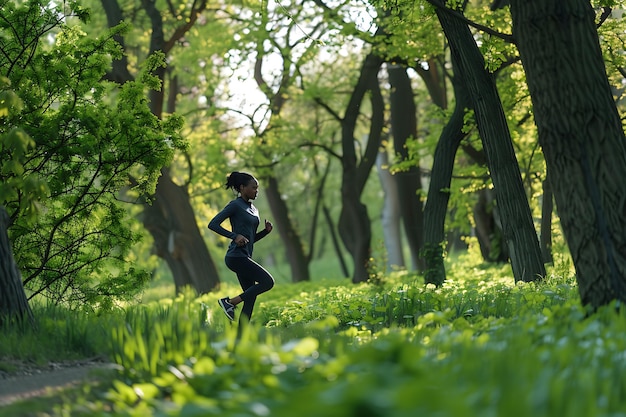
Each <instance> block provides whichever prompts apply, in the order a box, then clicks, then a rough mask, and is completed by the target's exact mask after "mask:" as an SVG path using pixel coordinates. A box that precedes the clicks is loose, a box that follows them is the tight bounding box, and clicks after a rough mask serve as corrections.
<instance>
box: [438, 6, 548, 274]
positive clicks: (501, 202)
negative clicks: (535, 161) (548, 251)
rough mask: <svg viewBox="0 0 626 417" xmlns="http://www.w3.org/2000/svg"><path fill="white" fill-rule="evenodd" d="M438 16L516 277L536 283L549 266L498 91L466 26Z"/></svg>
mask: <svg viewBox="0 0 626 417" xmlns="http://www.w3.org/2000/svg"><path fill="white" fill-rule="evenodd" d="M436 3H437V4H439V6H441V3H440V2H438V1H437V2H436ZM436 13H437V16H438V18H439V21H440V22H441V26H442V28H443V30H444V33H445V35H446V38H447V39H448V42H449V43H450V49H451V52H452V54H454V56H455V59H457V62H458V64H459V70H460V75H461V77H462V79H463V81H464V83H465V85H466V86H467V89H468V92H469V95H470V100H471V102H472V107H473V109H474V113H475V117H476V123H477V126H478V131H479V133H480V136H481V139H482V142H483V148H484V149H485V152H486V154H487V159H488V163H489V170H490V172H491V178H492V179H493V184H494V187H495V190H496V200H497V204H498V209H499V211H500V215H501V219H502V229H503V233H504V238H505V240H506V243H507V247H508V248H507V249H508V252H509V256H510V258H511V266H512V270H513V276H514V278H515V281H536V280H538V279H541V278H543V277H544V276H545V267H544V265H543V261H542V259H541V250H540V249H539V240H538V238H537V233H536V231H535V228H534V225H533V219H532V216H531V212H530V207H529V205H528V200H527V199H526V193H525V191H524V186H523V184H522V178H521V174H520V170H519V165H518V163H517V158H516V157H515V152H514V150H513V145H512V142H511V135H510V132H509V129H508V125H507V121H506V116H505V114H504V111H503V109H502V104H501V102H500V97H499V95H498V90H497V89H496V85H495V82H494V80H493V78H492V76H491V75H490V74H489V73H488V72H487V70H486V69H485V62H484V59H483V56H482V54H481V53H480V50H479V49H478V46H477V45H476V41H475V40H474V38H473V36H472V33H471V32H470V30H469V27H468V26H467V24H466V23H465V22H463V21H462V20H460V19H459V18H458V17H457V16H454V15H453V14H451V13H449V12H447V11H446V10H445V9H444V8H443V7H437V8H436Z"/></svg>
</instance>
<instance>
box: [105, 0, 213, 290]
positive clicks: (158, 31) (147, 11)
mask: <svg viewBox="0 0 626 417" xmlns="http://www.w3.org/2000/svg"><path fill="white" fill-rule="evenodd" d="M101 4H102V8H103V9H104V11H105V13H106V16H107V21H108V24H109V26H115V25H118V24H120V22H121V21H122V20H124V19H126V18H128V19H129V20H132V18H131V16H132V15H134V16H137V15H142V16H145V17H146V18H147V25H148V30H149V31H150V40H149V47H148V48H147V51H146V53H147V55H148V56H149V55H151V54H155V53H159V52H160V53H163V54H164V55H165V56H168V57H169V56H170V55H171V53H172V50H173V49H174V48H175V47H176V46H177V45H182V44H184V41H185V36H186V35H187V34H188V32H189V31H190V30H191V28H192V27H193V26H194V24H195V23H196V22H197V20H198V17H199V16H200V15H201V14H202V13H203V12H204V11H205V10H206V8H207V1H206V0H202V1H198V2H194V3H193V5H192V6H191V7H176V6H175V5H174V4H173V3H170V4H169V6H170V7H169V8H168V9H167V13H164V12H162V11H161V10H160V9H159V5H157V3H156V2H154V1H150V0H142V1H141V9H138V10H132V11H131V10H129V11H130V12H131V16H127V15H125V13H124V10H123V9H122V8H121V7H120V3H119V2H118V1H116V0H102V1H101ZM181 5H182V4H181ZM135 13H137V14H135ZM164 14H167V16H168V18H169V19H168V20H167V22H166V21H165V20H166V19H165V17H164ZM172 21H174V22H175V23H174V24H171V22H172ZM167 23H169V24H167ZM166 31H167V33H166ZM117 41H118V42H120V44H121V45H122V46H123V47H124V48H125V50H126V51H128V48H126V47H125V39H124V38H123V37H121V36H120V37H118V38H117ZM125 58H126V54H124V58H122V59H120V60H117V61H114V65H113V68H112V71H111V73H110V74H109V75H108V78H109V79H112V80H117V81H120V82H124V81H126V80H128V77H131V78H133V74H132V72H131V71H130V70H129V68H128V66H127V65H124V64H128V61H127V59H125ZM137 59H139V60H143V59H145V57H137ZM167 70H168V67H167V66H163V67H160V68H156V70H155V75H156V76H157V77H158V78H159V79H160V80H161V81H162V83H163V84H164V83H165V81H166V74H167ZM167 91H169V92H170V95H173V96H174V97H176V95H177V94H179V92H180V91H179V90H178V89H171V90H167V89H165V88H161V89H158V90H152V91H150V92H149V94H148V99H149V105H150V108H151V110H152V113H153V114H154V115H155V116H157V117H158V118H161V117H162V114H163V111H164V110H165V108H164V106H165V103H167V99H168V98H169V97H166V92H167ZM143 220H144V226H145V228H146V230H148V231H149V232H150V233H151V235H152V237H153V239H154V245H155V248H156V253H157V255H158V256H160V257H161V258H163V259H164V260H165V261H166V262H167V264H168V266H169V267H170V270H171V271H172V274H173V277H174V282H175V284H176V288H177V289H178V290H180V289H182V288H183V287H185V286H190V287H192V288H194V289H195V290H196V291H197V292H199V293H205V292H208V291H211V290H212V289H215V288H216V287H217V286H218V285H219V282H220V279H219V274H218V272H217V267H216V265H215V262H214V261H213V258H212V257H211V255H210V254H209V251H208V249H207V247H206V243H205V241H204V239H203V237H202V234H201V233H200V229H199V227H198V223H197V220H196V216H195V214H194V210H193V207H192V206H191V202H190V197H189V193H188V191H187V190H186V184H182V185H180V184H177V183H175V181H174V179H173V178H172V175H171V171H170V169H169V168H168V167H165V168H163V169H162V170H161V176H160V177H159V180H158V183H157V187H156V190H155V193H154V195H153V196H152V198H151V199H150V201H149V203H147V204H146V205H145V207H144V216H143Z"/></svg>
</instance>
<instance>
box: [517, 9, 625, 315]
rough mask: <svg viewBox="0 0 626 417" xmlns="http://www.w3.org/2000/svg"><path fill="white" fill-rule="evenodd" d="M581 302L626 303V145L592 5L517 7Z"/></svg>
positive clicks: (520, 35)
mask: <svg viewBox="0 0 626 417" xmlns="http://www.w3.org/2000/svg"><path fill="white" fill-rule="evenodd" d="M510 7H511V15H512V18H513V35H514V37H515V39H516V42H517V46H518V48H519V51H520V54H521V58H522V64H523V66H524V70H525V72H526V80H527V83H528V87H529V90H530V93H531V98H532V102H533V108H534V115H535V123H536V125H537V129H538V133H539V143H540V144H541V146H542V148H543V153H544V156H545V159H546V164H547V166H548V171H549V173H550V177H549V180H550V185H551V187H552V190H553V192H554V197H555V201H556V206H557V210H558V214H559V218H560V220H561V226H562V228H563V232H564V234H565V237H566V239H567V244H568V246H569V249H570V251H571V254H572V259H573V262H574V266H575V268H576V279H577V281H578V288H579V292H580V296H581V300H582V303H583V304H585V305H588V306H590V307H592V308H597V307H600V306H602V305H605V304H608V303H610V302H611V301H613V300H619V301H621V302H624V301H626V234H625V233H624V231H625V230H626V182H624V181H623V178H626V138H625V135H624V131H623V127H622V125H621V120H620V116H619V114H618V112H617V108H616V105H615V101H614V99H613V95H612V91H611V86H610V84H609V82H608V79H607V74H606V69H605V64H604V60H603V57H602V50H601V48H600V44H599V40H598V31H597V27H596V22H595V13H594V10H593V8H592V7H591V4H590V2H589V1H588V0H511V1H510Z"/></svg>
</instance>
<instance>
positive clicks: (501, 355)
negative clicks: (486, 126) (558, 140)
mask: <svg viewBox="0 0 626 417" xmlns="http://www.w3.org/2000/svg"><path fill="white" fill-rule="evenodd" d="M474 259H477V257H476V256H475V254H471V253H470V254H468V255H463V256H460V257H456V258H454V259H450V260H449V261H448V262H449V265H448V266H449V268H448V272H449V274H448V278H449V280H448V281H447V282H446V284H445V285H444V286H443V287H442V288H435V287H433V286H425V285H424V284H423V283H422V279H421V277H419V276H416V275H412V274H407V273H403V272H397V273H393V274H387V275H385V276H384V277H382V279H380V280H377V281H376V283H365V284H359V285H353V284H350V283H349V280H346V279H345V278H341V277H335V278H332V277H325V278H323V277H318V278H316V279H315V280H313V281H312V282H306V283H300V284H290V283H286V282H282V283H280V282H279V283H278V284H277V285H276V287H275V288H274V289H273V290H272V291H271V292H270V293H268V294H264V295H262V296H261V297H260V298H259V305H258V307H257V308H256V311H255V317H254V320H253V322H252V324H251V325H250V326H249V327H247V328H246V330H245V331H244V332H243V334H242V335H241V336H240V337H238V336H237V326H236V325H232V324H230V323H228V322H227V320H226V318H225V317H224V315H223V314H222V313H221V311H219V310H217V308H216V306H217V304H216V300H217V298H218V297H220V296H222V295H223V294H227V293H231V294H232V293H233V292H234V291H237V285H236V284H235V283H234V282H228V283H225V284H224V286H223V288H222V290H221V291H220V293H214V294H209V295H205V296H203V297H200V298H195V297H193V295H192V294H191V293H185V294H181V295H179V296H178V297H176V298H175V299H171V298H165V297H164V296H161V297H160V299H157V298H156V297H155V301H150V302H144V303H143V304H138V305H136V306H130V307H128V308H126V309H124V310H123V311H122V310H119V311H116V312H112V313H110V315H107V316H101V317H98V316H89V317H86V318H85V317H82V316H80V315H77V316H73V315H72V314H71V313H67V312H66V313H65V314H68V317H69V318H70V319H71V321H70V322H69V324H66V325H63V324H61V322H62V321H63V320H62V317H63V315H64V313H63V312H62V311H59V312H55V311H54V310H53V311H52V313H53V314H52V316H53V317H51V318H50V319H49V320H50V323H51V324H50V325H49V326H42V327H41V328H40V330H39V331H40V332H51V331H52V330H50V329H53V328H55V327H56V329H57V330H58V332H59V335H58V341H57V342H56V344H57V345H58V346H59V348H58V351H60V350H61V346H62V345H63V344H64V342H63V341H64V340H65V344H66V345H68V346H70V348H69V351H73V352H74V354H76V355H80V354H84V353H88V352H93V351H94V350H97V348H96V346H98V345H97V343H102V345H101V346H99V347H100V348H101V352H103V353H106V354H107V355H108V356H109V358H110V359H111V360H113V361H115V362H116V363H117V364H119V365H120V371H119V374H118V375H117V377H115V379H114V380H113V381H107V382H105V383H103V384H101V385H100V386H98V387H93V388H90V389H84V390H83V391H79V392H76V391H75V392H74V393H73V394H72V395H71V396H68V397H67V398H66V399H64V398H63V396H57V397H56V399H55V401H54V402H53V405H51V406H50V407H51V408H50V409H49V410H48V413H49V415H89V416H92V415H95V416H97V415H103V416H104V415H107V416H109V415H117V416H168V415H171V416H199V415H202V416H205V415H221V416H278V417H281V416H285V417H292V416H303V417H307V416H319V415H325V416H337V417H340V416H341V417H344V416H386V417H387V416H391V417H396V416H398V417H404V416H407V417H408V416H415V415H428V416H441V417H445V416H454V417H464V416H468V417H469V416H481V417H482V416H504V415H506V416H546V417H548V416H550V417H552V416H555V415H564V416H568V417H577V416H580V417H593V416H607V417H608V416H612V417H617V416H624V415H626V414H625V413H624V411H623V410H626V382H625V381H624V379H623V377H622V376H623V375H624V372H626V361H624V352H626V317H625V316H624V314H623V313H618V312H616V309H615V308H614V306H607V307H606V308H603V309H601V310H600V311H599V312H597V313H595V314H594V315H588V314H587V313H586V312H585V311H584V310H583V309H582V307H581V306H580V303H579V300H578V291H577V287H576V283H575V280H574V279H573V278H572V270H571V269H572V268H571V265H570V263H569V262H568V261H567V260H558V261H557V264H556V266H555V267H553V268H551V270H550V272H549V276H548V277H547V278H546V279H545V281H544V282H542V283H538V284H534V283H527V284H517V285H516V284H515V283H514V282H513V280H512V278H511V277H510V268H509V267H506V266H502V267H498V266H487V265H483V264H480V263H477V262H475V261H473V260H474ZM155 291H156V290H155ZM42 312H43V313H45V309H44V311H40V312H38V313H39V314H41V313H42ZM57 315H58V316H57ZM55 323H56V324H55ZM67 326H70V327H72V326H76V327H77V329H76V331H75V332H74V333H72V331H70V330H68V328H67ZM46 329H48V330H46ZM63 329H65V330H63ZM46 334H47V333H46ZM102 334H106V335H108V338H107V339H106V341H105V340H103V338H102ZM41 335H42V333H40V336H41ZM28 337H29V338H30V337H33V338H34V337H36V335H35V333H33V334H32V335H29V336H28ZM76 340H82V341H83V342H82V343H76V342H75V341H76ZM30 341H31V342H33V341H34V339H30ZM73 341H74V342H73ZM13 348H15V347H13ZM13 348H8V349H7V350H6V351H5V355H6V354H7V352H9V353H10V351H11V349H13ZM27 406H28V402H26V403H23V404H20V407H27ZM33 407H37V406H36V405H35V403H33ZM1 412H2V410H0V413H1ZM40 415H41V414H40Z"/></svg>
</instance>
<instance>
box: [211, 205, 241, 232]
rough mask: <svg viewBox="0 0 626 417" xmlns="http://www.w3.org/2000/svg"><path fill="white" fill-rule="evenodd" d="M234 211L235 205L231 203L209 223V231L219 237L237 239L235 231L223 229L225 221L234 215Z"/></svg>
mask: <svg viewBox="0 0 626 417" xmlns="http://www.w3.org/2000/svg"><path fill="white" fill-rule="evenodd" d="M234 209H235V205H234V204H233V203H232V201H231V202H230V203H228V204H227V205H226V207H224V208H223V209H222V211H220V212H219V213H217V214H216V215H215V217H213V218H212V219H211V221H210V222H209V229H211V230H212V231H214V232H215V233H217V234H218V235H221V236H224V237H227V238H229V239H232V240H235V238H236V237H237V234H236V233H235V232H233V231H230V230H228V229H225V228H223V227H222V223H223V222H224V220H226V219H227V218H229V217H230V216H231V215H232V214H233V211H234Z"/></svg>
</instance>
